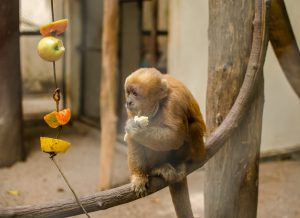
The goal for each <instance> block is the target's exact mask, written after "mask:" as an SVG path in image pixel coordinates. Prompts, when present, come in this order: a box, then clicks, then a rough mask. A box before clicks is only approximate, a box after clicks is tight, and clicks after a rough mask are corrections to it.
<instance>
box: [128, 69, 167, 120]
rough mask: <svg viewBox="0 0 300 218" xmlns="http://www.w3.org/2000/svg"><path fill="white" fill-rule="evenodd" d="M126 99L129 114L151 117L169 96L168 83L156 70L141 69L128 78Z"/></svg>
mask: <svg viewBox="0 0 300 218" xmlns="http://www.w3.org/2000/svg"><path fill="white" fill-rule="evenodd" d="M125 93H126V94H125V95H126V96H125V97H126V105H125V106H126V108H127V112H129V113H130V114H131V115H133V116H135V115H137V116H148V117H149V116H151V115H154V114H155V113H156V112H157V110H158V106H159V103H160V101H161V100H162V99H163V98H165V97H166V96H167V93H168V85H167V81H166V80H165V79H163V78H162V74H161V73H160V72H159V71H157V70H156V69H154V68H141V69H139V70H137V71H135V72H133V73H132V74H131V75H129V76H128V77H127V78H126V81H125Z"/></svg>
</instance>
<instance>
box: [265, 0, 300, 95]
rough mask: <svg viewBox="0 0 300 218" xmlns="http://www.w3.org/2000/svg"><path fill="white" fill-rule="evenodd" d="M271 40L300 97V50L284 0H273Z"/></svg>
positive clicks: (288, 77) (287, 76)
mask: <svg viewBox="0 0 300 218" xmlns="http://www.w3.org/2000/svg"><path fill="white" fill-rule="evenodd" d="M270 41H271V44H272V47H273V49H274V52H275V54H276V57H277V59H278V61H279V63H280V66H281V68H282V70H283V72H284V74H285V76H286V78H287V80H288V81H289V83H290V84H291V86H292V87H293V89H294V91H295V92H296V94H297V95H298V97H299V98H300V52H299V48H298V45H297V42H296V38H295V36H294V33H293V29H292V26H291V23H290V20H289V16H288V13H287V11H286V7H285V4H284V1H283V0H272V4H271V10H270Z"/></svg>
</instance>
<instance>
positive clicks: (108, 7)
mask: <svg viewBox="0 0 300 218" xmlns="http://www.w3.org/2000/svg"><path fill="white" fill-rule="evenodd" d="M103 4H104V5H103V33H102V51H103V52H102V54H103V55H102V74H101V90H100V119H101V151H100V172H99V173H100V181H99V189H100V190H105V189H108V188H109V187H110V185H111V175H112V166H113V156H114V148H115V143H116V130H117V128H116V123H117V116H116V93H117V92H116V84H117V81H116V78H117V51H118V13H119V1H118V0H104V1H103Z"/></svg>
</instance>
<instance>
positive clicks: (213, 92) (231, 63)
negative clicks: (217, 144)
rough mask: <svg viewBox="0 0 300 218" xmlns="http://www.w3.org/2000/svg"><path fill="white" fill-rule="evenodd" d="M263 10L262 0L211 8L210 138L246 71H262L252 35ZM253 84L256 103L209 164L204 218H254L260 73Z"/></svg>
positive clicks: (215, 0) (216, 1) (259, 43)
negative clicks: (255, 84)
mask: <svg viewBox="0 0 300 218" xmlns="http://www.w3.org/2000/svg"><path fill="white" fill-rule="evenodd" d="M264 6H265V5H264V2H262V1H260V0H255V1H222V0H212V1H210V2H209V13H210V15H209V40H210V45H209V67H208V68H209V69H208V90H207V108H206V111H207V116H206V117H207V127H208V134H211V133H212V132H214V131H215V129H216V128H217V127H218V126H219V125H220V124H221V123H222V122H223V119H224V117H226V116H227V114H228V113H229V111H230V109H231V108H232V106H233V103H234V102H235V100H236V98H237V96H238V94H239V90H240V88H241V85H242V82H243V80H244V78H245V73H246V69H247V70H248V69H249V67H250V68H254V69H256V70H259V71H262V68H259V66H261V65H258V63H257V60H255V59H254V58H253V57H254V56H253V55H254V53H253V51H254V50H257V51H260V50H261V49H260V48H262V49H264V50H263V52H262V55H263V58H261V60H260V61H262V63H263V62H264V56H265V50H266V40H265V41H264V38H265V37H262V36H260V37H256V36H255V34H253V31H260V32H263V31H264V29H265V26H264V25H262V24H264V22H262V18H264V17H265V16H264V14H263V13H262V12H263V11H264V10H262V7H263V8H264V9H265V7H264ZM265 33H266V32H265ZM252 36H254V37H252ZM257 51H256V52H257ZM250 54H251V55H250ZM256 79H257V80H258V86H257V87H256V89H254V90H253V91H254V93H253V97H254V99H253V101H252V104H251V105H249V107H248V108H247V110H248V112H247V115H246V116H245V117H244V118H243V120H242V122H241V124H240V125H239V128H237V129H236V130H235V132H234V133H233V134H232V135H231V137H230V138H229V139H228V140H227V142H226V143H225V145H224V146H223V147H222V149H221V150H220V151H219V152H218V153H217V154H216V155H215V156H213V157H212V158H211V159H210V161H209V162H208V163H207V167H206V179H205V217H210V218H214V217H225V218H226V217H228V218H234V217H243V218H247V217H256V211H257V193H258V164H259V149H260V142H261V127H262V114H263V102H264V96H263V76H262V73H261V72H260V73H258V74H257V78H256ZM241 91H242V89H241Z"/></svg>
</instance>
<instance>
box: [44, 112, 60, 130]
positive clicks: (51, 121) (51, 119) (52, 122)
mask: <svg viewBox="0 0 300 218" xmlns="http://www.w3.org/2000/svg"><path fill="white" fill-rule="evenodd" d="M56 113H57V112H56V111H53V112H51V113H49V114H46V115H45V116H44V120H45V122H46V123H47V124H48V125H49V126H50V127H51V128H57V127H58V126H60V123H59V122H58V120H57V118H56Z"/></svg>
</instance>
